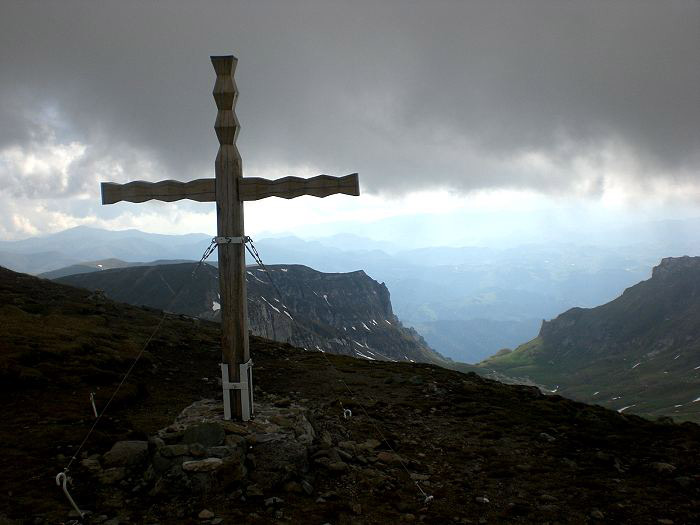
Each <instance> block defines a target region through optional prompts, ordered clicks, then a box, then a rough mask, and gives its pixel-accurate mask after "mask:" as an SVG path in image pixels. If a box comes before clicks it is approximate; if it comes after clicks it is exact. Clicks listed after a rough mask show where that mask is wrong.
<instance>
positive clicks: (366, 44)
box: [0, 0, 700, 239]
mask: <svg viewBox="0 0 700 525" xmlns="http://www.w3.org/2000/svg"><path fill="white" fill-rule="evenodd" d="M212 54H235V55H236V56H237V57H238V59H239V64H238V69H237V72H236V81H237V83H238V87H239V90H240V96H239V99H238V105H237V114H238V116H239V120H240V121H241V125H242V129H241V132H240V135H239V139H238V144H239V149H240V151H241V154H242V155H243V162H244V175H246V176H264V177H270V178H275V177H281V176H285V175H298V176H305V177H308V176H313V175H317V174H320V173H327V174H330V175H344V174H347V173H351V172H359V173H360V181H361V187H362V191H363V196H362V197H359V198H351V197H340V196H339V197H331V198H328V199H323V200H317V199H312V198H304V199H300V200H298V201H296V202H295V201H290V202H287V201H280V200H279V199H268V200H267V201H266V202H264V203H255V204H247V205H246V225H247V231H248V232H252V233H255V232H260V231H263V230H264V231H269V232H275V231H284V230H293V231H295V232H297V233H299V234H300V235H302V236H303V231H304V228H306V227H310V226H313V225H314V224H318V223H321V222H331V223H332V222H334V221H344V222H345V223H347V221H352V220H362V221H368V220H374V219H381V218H385V217H391V216H395V215H401V214H408V213H419V212H421V213H442V212H445V211H454V210H473V209H487V210H492V211H493V210H499V209H502V210H510V209H518V210H522V209H523V207H524V209H528V208H532V207H534V208H537V207H545V208H546V207H560V208H561V207H566V206H569V205H570V206H579V207H580V206H585V207H586V209H601V210H602V209H605V208H606V207H608V208H609V207H617V208H619V209H621V210H626V211H627V212H634V211H636V212H639V210H640V209H641V210H646V209H649V210H652V211H653V213H655V214H656V215H659V214H660V215H661V216H662V215H663V213H666V212H668V213H671V214H672V213H673V210H675V211H678V210H684V213H686V214H693V213H695V209H696V206H697V205H698V204H700V183H699V182H700V180H699V178H698V176H699V175H700V89H699V87H698V86H700V3H699V2H698V1H696V0H678V1H673V0H670V1H663V2H660V1H658V0H650V1H645V0H633V1H632V0H630V1H627V0H624V1H623V0H619V1H614V0H612V1H611V0H605V1H603V0H601V1H596V0H590V1H584V0H578V1H575V2H573V1H566V0H551V1H545V0H528V1H524V0H513V1H506V0H488V1H483V2H480V1H447V0H445V1H442V0H429V1H428V0H423V1H411V0H396V1H393V0H372V1H367V2H365V1H360V0H355V1H339V0H335V1H334V0H309V1H297V0H284V1H283V0H277V1H266V0H256V1H222V2H211V1H207V2H192V1H159V2H155V1H154V2H144V1H142V0H139V1H134V2H132V1H128V0H119V1H105V2H94V1H67V0H63V1H60V2H50V1H42V2H36V1H31V0H21V1H17V2H15V1H12V0H2V4H1V5H0V238H3V239H13V238H21V237H26V236H29V235H35V234H38V233H46V232H51V231H57V230H61V229H64V228H67V227H71V226H75V225H78V224H92V225H96V226H102V227H109V228H114V229H119V228H125V227H137V228H140V229H142V230H147V231H159V232H182V233H184V232H191V231H204V232H207V233H214V228H215V226H214V225H215V220H214V210H213V205H212V204H199V203H197V204H195V203H186V202H183V203H180V204H173V203H169V204H155V203H152V204H118V205H113V206H101V205H100V204H99V202H100V200H99V182H100V181H115V182H127V181H130V180H152V181H156V180H160V179H164V178H173V179H180V180H188V179H192V178H200V177H209V176H213V160H214V158H215V155H216V149H217V145H218V143H217V140H216V137H215V135H214V132H213V123H214V118H215V115H216V108H215V105H214V101H213V99H212V97H211V90H212V87H213V84H214V73H213V69H212V67H211V64H210V62H209V55H212ZM669 210H671V211H669ZM652 211H650V212H649V213H652ZM656 215H655V216H656ZM696 215H699V216H700V213H696ZM457 226H460V225H457Z"/></svg>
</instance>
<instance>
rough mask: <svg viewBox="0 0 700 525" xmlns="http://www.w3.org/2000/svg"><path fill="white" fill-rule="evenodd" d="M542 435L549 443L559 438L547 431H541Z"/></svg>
mask: <svg viewBox="0 0 700 525" xmlns="http://www.w3.org/2000/svg"><path fill="white" fill-rule="evenodd" d="M540 437H541V438H542V439H544V440H545V441H547V442H549V443H551V442H553V441H556V440H557V438H555V437H554V436H552V435H550V434H547V433H546V432H540Z"/></svg>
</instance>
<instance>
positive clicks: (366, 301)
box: [57, 263, 445, 364]
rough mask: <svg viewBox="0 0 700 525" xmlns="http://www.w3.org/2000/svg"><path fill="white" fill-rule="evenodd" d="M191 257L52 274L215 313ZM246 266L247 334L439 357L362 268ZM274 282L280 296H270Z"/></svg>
mask: <svg viewBox="0 0 700 525" xmlns="http://www.w3.org/2000/svg"><path fill="white" fill-rule="evenodd" d="M195 266H196V265H194V264H192V263H184V264H173V265H157V266H148V267H130V268H118V269H111V270H104V271H101V272H92V273H84V274H80V275H72V276H67V277H61V278H60V279H58V280H57V281H58V282H61V283H65V284H70V285H74V286H80V287H82V288H87V289H89V290H102V291H104V293H105V294H106V296H107V297H110V298H112V299H114V300H116V301H122V302H125V303H129V304H133V305H145V306H149V307H152V308H158V309H163V310H167V311H170V312H177V313H181V314H186V315H191V316H194V317H199V318H202V319H210V320H219V319H220V305H219V300H220V299H219V293H218V290H219V284H218V278H219V273H218V270H217V269H216V268H214V267H213V266H210V265H208V264H205V265H202V266H201V267H200V268H199V269H198V271H197V273H196V274H195V275H194V277H192V271H193V270H194V268H195ZM268 270H269V272H270V273H269V275H270V276H271V277H272V282H274V286H273V285H272V284H271V282H270V279H269V278H268V274H267V273H266V272H264V271H263V270H261V269H259V268H255V267H249V268H248V271H247V276H246V280H247V285H248V317H249V320H250V329H251V331H252V333H253V334H255V335H258V336H261V337H266V338H269V339H273V340H275V341H280V342H288V343H291V344H293V345H295V346H298V347H301V348H306V349H308V350H323V351H328V352H332V353H335V354H344V355H351V356H354V357H360V358H363V359H368V360H389V361H391V360H394V361H417V362H433V363H439V364H440V363H444V362H445V361H444V359H443V358H442V357H441V356H440V355H439V354H437V353H436V352H434V351H433V350H431V349H430V348H429V347H428V345H427V344H426V343H425V341H423V339H422V338H421V337H420V336H419V335H418V334H417V333H416V332H415V331H413V330H411V329H408V328H405V327H404V326H403V325H402V324H401V322H400V321H399V320H398V318H397V317H396V316H395V315H394V314H393V312H392V308H391V300H390V297H389V291H388V290H387V288H386V286H385V285H384V284H380V283H378V282H376V281H374V280H373V279H371V278H370V277H368V276H367V274H365V273H364V272H363V271H357V272H351V273H322V272H317V271H315V270H313V269H311V268H308V267H306V266H299V265H278V266H269V267H268ZM278 290H279V293H280V294H281V296H282V297H278Z"/></svg>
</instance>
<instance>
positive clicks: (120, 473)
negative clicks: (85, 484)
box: [98, 467, 126, 485]
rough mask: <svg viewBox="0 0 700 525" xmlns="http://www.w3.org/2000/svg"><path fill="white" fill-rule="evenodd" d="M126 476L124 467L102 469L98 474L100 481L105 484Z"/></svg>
mask: <svg viewBox="0 0 700 525" xmlns="http://www.w3.org/2000/svg"><path fill="white" fill-rule="evenodd" d="M125 477H126V469H125V468H124V467H112V468H108V469H105V470H103V471H102V472H101V473H100V475H99V476H98V478H99V480H100V483H103V484H105V485H113V484H114V483H117V482H119V481H121V480H123V479H124V478H125Z"/></svg>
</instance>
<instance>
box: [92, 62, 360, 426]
mask: <svg viewBox="0 0 700 525" xmlns="http://www.w3.org/2000/svg"><path fill="white" fill-rule="evenodd" d="M210 58H211V63H212V65H213V66H214V71H215V72H216V82H215V83H214V91H213V95H214V101H215V102H216V108H217V113H216V122H215V124H214V130H215V131H216V136H217V138H218V139H219V152H218V154H217V155H216V161H215V163H214V171H215V178H213V179H211V178H207V179H196V180H191V181H188V182H181V181H177V180H170V179H169V180H162V181H159V182H147V181H142V180H137V181H132V182H127V183H126V184H118V183H114V182H103V183H102V184H101V185H100V186H101V190H102V204H115V203H117V202H123V201H124V202H146V201H150V200H159V201H163V202H173V201H178V200H181V199H191V200H194V201H198V202H216V232H217V237H216V238H215V239H214V240H215V241H216V243H217V245H218V249H219V296H220V300H219V302H220V305H221V361H222V363H221V386H222V389H223V395H224V418H225V419H232V418H233V417H235V418H236V419H240V420H242V421H247V420H248V419H250V416H251V415H252V413H253V376H252V368H251V367H252V364H253V363H252V361H251V359H250V350H249V346H248V344H249V343H248V302H247V297H246V269H245V240H246V237H245V233H244V228H243V202H244V201H256V200H260V199H266V198H268V197H279V198H282V199H294V198H296V197H301V196H303V195H310V196H314V197H328V196H329V195H336V194H344V195H359V194H360V184H359V180H358V176H357V173H351V174H350V175H345V176H344V177H331V176H329V175H318V176H316V177H311V178H309V179H302V178H299V177H283V178H281V179H276V180H268V179H263V178H259V177H247V178H243V167H242V163H241V155H240V153H239V152H238V147H236V138H237V137H238V130H239V129H240V126H239V124H238V118H236V112H235V109H234V108H235V106H236V99H237V98H238V89H237V88H236V83H235V81H234V80H233V74H234V72H235V70H236V64H237V63H238V60H237V59H236V57H234V56H232V55H227V56H212V57H210Z"/></svg>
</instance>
